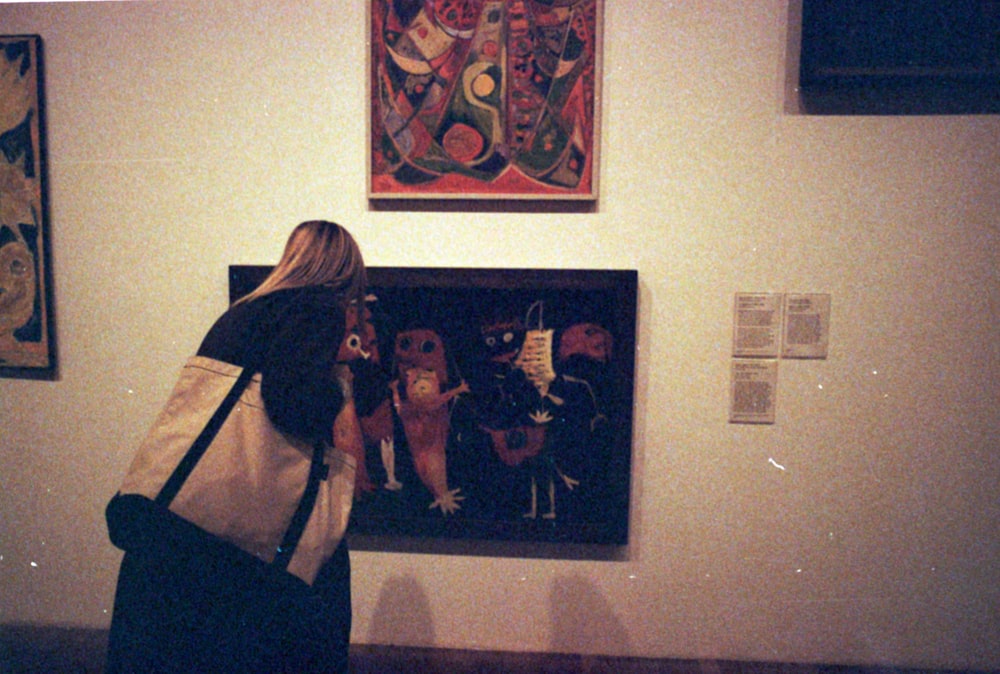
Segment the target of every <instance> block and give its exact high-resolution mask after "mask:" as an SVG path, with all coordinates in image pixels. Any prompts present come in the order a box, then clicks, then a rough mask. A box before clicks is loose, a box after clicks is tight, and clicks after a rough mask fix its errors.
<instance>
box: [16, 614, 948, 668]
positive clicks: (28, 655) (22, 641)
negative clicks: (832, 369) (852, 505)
mask: <svg viewBox="0 0 1000 674" xmlns="http://www.w3.org/2000/svg"><path fill="white" fill-rule="evenodd" d="M106 643H107V633H106V632H105V631H104V630H92V629H75V628H59V627H35V626H11V625H0V673H2V674H43V673H44V674H91V673H92V674H99V673H100V672H101V670H102V668H103V665H104V648H105V645H106ZM351 672H352V674H396V673H399V674H403V673H405V674H573V673H577V672H579V673H581V674H653V673H666V674H940V673H939V672H936V671H934V672H932V671H931V670H913V669H906V670H903V669H894V668H886V667H844V666H827V665H807V664H776V663H746V662H729V661H721V660H654V659H646V658H613V657H603V656H584V655H559V654H552V653H508V652H504V653H497V652H483V651H462V650H449V649H431V648H406V647H397V646H372V645H365V644H358V645H354V646H352V647H351Z"/></svg>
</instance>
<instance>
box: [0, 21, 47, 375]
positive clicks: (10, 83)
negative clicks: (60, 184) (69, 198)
mask: <svg viewBox="0 0 1000 674" xmlns="http://www.w3.org/2000/svg"><path fill="white" fill-rule="evenodd" d="M40 56H41V39H40V38H39V37H38V36H34V35H28V36H24V35H21V36H0V375H4V376H35V375H42V374H44V373H47V372H51V371H52V368H53V367H54V363H53V349H52V338H51V321H50V309H49V302H48V288H47V285H48V284H47V274H46V238H47V231H46V222H45V220H46V216H45V207H44V193H45V189H44V170H43V167H44V156H43V137H42V118H41V115H42V108H41V90H42V87H41V64H40Z"/></svg>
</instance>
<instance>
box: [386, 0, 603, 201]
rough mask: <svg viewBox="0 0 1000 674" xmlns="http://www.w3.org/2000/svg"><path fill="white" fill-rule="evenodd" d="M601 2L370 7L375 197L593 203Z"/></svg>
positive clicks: (469, 0)
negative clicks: (589, 201) (547, 200)
mask: <svg viewBox="0 0 1000 674" xmlns="http://www.w3.org/2000/svg"><path fill="white" fill-rule="evenodd" d="M602 9H603V0H548V1H546V2H537V1H535V2H533V1H530V0H524V1H521V0H514V1H511V0H370V2H369V37H370V40H369V44H370V54H369V59H368V77H369V85H370V110H369V127H370V129H369V130H370V134H369V135H370V137H369V153H368V167H369V170H368V180H369V184H368V196H369V198H370V199H373V200H379V199H422V198H423V199H426V198H430V199H500V200H503V199H518V200H520V199H549V200H596V199H597V193H598V189H597V188H598V184H597V183H598V181H597V178H598V149H599V140H600V133H599V127H600V124H599V106H600V77H601V24H602Z"/></svg>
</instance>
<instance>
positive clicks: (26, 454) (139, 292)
mask: <svg viewBox="0 0 1000 674" xmlns="http://www.w3.org/2000/svg"><path fill="white" fill-rule="evenodd" d="M607 4H608V7H607V9H606V13H605V17H604V37H605V39H604V61H603V77H602V111H601V135H602V137H601V140H600V149H601V155H600V198H599V200H598V202H597V203H596V205H595V207H594V208H593V209H584V211H583V212H577V211H574V210H572V209H558V208H553V207H547V206H546V205H545V204H534V205H532V206H529V207H525V206H518V207H499V206H497V205H495V204H484V205H483V206H482V208H472V209H469V208H463V209H448V208H381V209H378V208H373V207H372V206H370V204H369V202H368V201H367V199H366V196H365V175H366V161H365V157H366V123H365V114H366V99H367V95H368V89H367V85H366V73H365V62H366V12H365V3H334V2H324V1H320V0H308V1H303V2H296V3H274V2H264V1H263V0H241V1H235V0H225V1H223V0H191V1H187V0H185V1H177V2H98V3H81V2H71V3H25V4H20V3H14V4H9V3H4V4H2V5H0V33H4V34H19V33H32V34H39V35H41V36H42V38H43V40H44V50H45V65H46V84H47V88H46V99H47V114H48V120H47V127H48V150H49V154H48V159H49V164H48V174H49V197H50V213H51V246H52V250H51V252H52V272H53V282H54V283H53V292H54V302H55V305H54V308H55V318H56V340H57V348H58V362H59V367H58V377H57V378H56V379H55V380H54V381H32V380H24V379H9V378H6V379H2V380H0V624H14V623H32V624H43V625H74V626H92V627H93V626H97V627H100V626H105V625H107V624H108V621H109V618H110V612H111V606H112V598H113V590H114V582H115V576H116V571H117V564H118V562H119V559H120V553H119V552H118V551H116V550H115V549H114V548H113V547H111V545H110V544H109V543H108V542H107V539H106V532H105V528H104V522H103V516H102V515H103V507H104V504H105V502H106V501H107V498H108V497H109V496H110V495H111V493H112V492H113V491H114V490H115V488H116V486H117V484H118V482H119V480H120V478H121V476H122V474H123V471H124V470H125V468H126V466H127V464H128V462H129V459H130V457H131V455H132V452H133V451H134V448H135V447H136V445H137V443H138V441H139V439H140V437H141V436H142V434H143V433H144V431H145V430H146V427H147V426H148V424H149V423H150V422H151V420H152V418H153V415H154V414H155V413H156V411H157V408H158V406H159V404H160V403H161V402H162V401H163V399H164V397H165V395H166V394H167V392H168V391H169V389H170V387H171V385H172V383H173V379H174V377H175V374H176V372H177V370H178V368H179V366H180V364H181V363H182V362H183V360H184V358H185V357H186V356H187V355H189V354H190V353H192V351H193V350H194V349H195V348H196V347H197V345H198V343H199V341H200V338H201V336H202V334H203V333H204V331H205V330H206V329H207V327H208V326H209V325H210V324H211V322H212V321H213V320H214V318H215V317H216V316H217V315H218V314H219V313H220V312H222V311H223V310H224V309H225V307H226V301H227V295H226V292H227V280H226V271H227V266H228V265H230V264H267V263H273V262H274V261H276V259H277V257H278V255H279V254H280V249H281V246H282V245H283V243H284V240H285V238H286V236H287V234H288V232H289V231H290V229H291V227H292V226H294V225H295V224H296V223H298V222H300V221H302V220H305V219H309V218H315V217H324V218H330V219H334V220H337V221H339V222H341V223H343V224H345V225H346V226H348V227H349V228H350V229H351V230H352V231H353V232H354V234H355V235H356V237H357V239H358V241H359V242H360V244H361V246H362V248H363V250H364V252H365V255H366V258H367V260H368V262H369V264H372V265H379V266H430V267H437V266H441V267H510V268H522V267H530V268H587V269H635V270H637V271H638V275H639V317H638V347H637V357H636V362H637V372H636V379H635V398H636V403H635V429H634V438H633V457H632V506H631V518H630V522H631V531H630V541H629V544H628V545H627V546H625V547H623V548H617V549H613V550H610V551H609V550H607V549H603V548H602V549H590V548H585V549H577V548H569V547H567V548H560V547H555V546H553V547H540V546H504V545H495V544H492V545H487V544H482V545H479V544H468V545H464V546H452V547H450V548H449V547H443V546H436V545H432V544H424V543H422V542H419V541H417V542H413V541H402V542H400V541H397V542H395V543H394V544H392V545H389V544H388V543H380V542H379V541H377V540H376V541H374V542H373V541H361V542H359V545H357V546H355V548H356V549H355V551H354V552H352V563H353V569H354V577H353V578H354V579H353V587H354V615H355V626H354V630H353V640H354V641H355V642H357V643H375V644H403V645H414V646H435V647H444V648H464V649H489V650H515V651H549V652H570V653H594V654H611V655H629V656H641V657H669V658H720V659H740V660H763V661H783V662H822V663H838V664H887V665H895V666H907V667H910V666H912V667H934V668H962V669H968V668H973V669H996V668H998V667H1000V589H998V588H1000V530H998V527H997V524H996V523H997V522H998V521H1000V504H998V499H997V498H996V485H997V483H998V479H1000V440H998V438H1000V410H998V405H997V401H998V400H1000V340H998V339H997V333H996V326H997V325H998V323H1000V277H998V255H1000V253H998V246H1000V244H998V222H997V217H998V216H997V214H998V213H1000V162H998V160H1000V118H998V117H996V116H958V115H952V116H932V115H922V116H906V117H891V116H881V117H866V116H810V115H804V114H801V113H800V111H799V106H798V104H797V99H796V92H795V88H794V72H795V61H796V51H795V48H794V44H795V35H796V28H795V21H796V7H795V3H794V2H793V3H792V6H791V7H790V6H789V4H788V2H786V1H783V0H767V1H763V0H762V1H759V2H752V3H750V2H744V1H742V0H716V1H706V2H678V3H666V2H664V3H643V4H642V5H641V9H640V7H639V5H636V4H634V3H624V2H608V3H607ZM737 292H817V293H829V294H830V296H831V300H832V311H831V329H830V344H829V353H828V356H827V357H826V358H825V359H820V360H803V361H793V362H788V361H781V362H780V363H779V380H778V395H777V409H776V418H775V423H774V424H770V425H737V424H730V423H728V417H727V413H728V410H727V408H728V396H729V393H728V387H729V376H730V365H731V360H732V357H731V347H732V318H733V297H734V294H735V293H737Z"/></svg>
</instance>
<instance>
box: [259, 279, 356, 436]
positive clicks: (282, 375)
mask: <svg viewBox="0 0 1000 674" xmlns="http://www.w3.org/2000/svg"><path fill="white" fill-rule="evenodd" d="M344 330H345V322H344V307H343V305H342V304H341V303H340V302H339V301H336V300H334V299H332V298H330V297H329V296H324V295H322V294H317V293H303V294H302V295H300V296H299V297H296V298H295V300H294V301H293V302H292V303H291V304H290V306H289V308H288V309H287V311H285V312H284V314H283V316H282V318H281V319H280V322H279V323H278V324H277V325H275V326H274V327H273V329H272V330H269V331H268V332H269V334H270V337H269V340H268V344H267V345H266V349H265V351H266V353H265V355H264V357H263V360H262V362H261V364H260V367H259V369H260V372H261V395H262V396H263V398H264V408H265V409H266V410H267V415H268V417H269V418H270V419H271V423H273V424H274V425H275V427H276V428H277V429H278V430H280V431H281V432H283V433H287V434H289V435H292V436H295V437H298V438H302V439H305V440H308V441H310V442H315V441H317V440H326V441H330V440H331V439H332V432H333V421H334V419H335V418H336V416H337V413H338V412H339V411H340V409H341V407H343V404H344V396H343V393H342V392H341V390H340V386H339V385H338V383H337V380H336V379H335V377H334V373H333V366H334V364H335V362H336V358H337V351H338V349H339V348H340V343H341V342H342V341H343V339H344Z"/></svg>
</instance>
